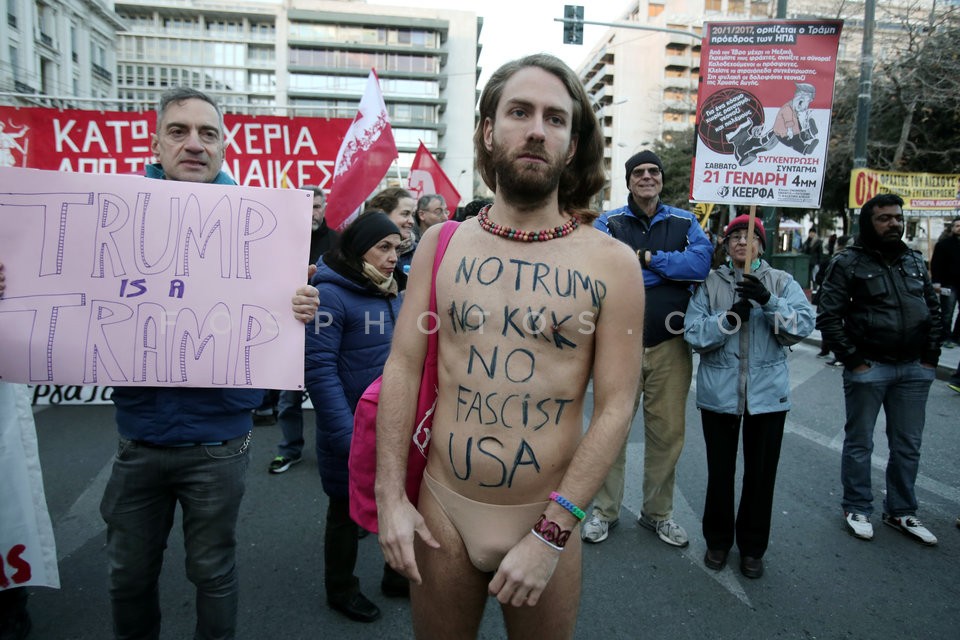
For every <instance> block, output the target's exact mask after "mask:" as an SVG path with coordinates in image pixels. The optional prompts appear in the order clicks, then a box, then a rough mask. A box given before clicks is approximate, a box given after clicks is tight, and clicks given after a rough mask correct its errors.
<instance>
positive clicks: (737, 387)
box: [684, 215, 815, 578]
mask: <svg viewBox="0 0 960 640" xmlns="http://www.w3.org/2000/svg"><path fill="white" fill-rule="evenodd" d="M748 221H749V217H748V216H745V215H743V216H738V217H736V218H734V219H733V220H732V221H731V222H730V224H729V225H727V229H726V231H725V233H724V239H723V247H724V249H725V250H726V252H727V256H728V262H727V264H726V265H722V266H720V267H718V268H717V269H715V270H714V271H711V272H710V275H709V276H707V279H706V280H705V281H704V283H703V286H701V287H699V288H698V289H697V292H696V293H695V294H694V295H693V298H691V299H690V303H689V306H688V307H687V314H686V316H685V318H684V331H685V334H684V336H685V338H686V340H687V342H689V343H690V345H691V346H692V347H693V348H694V350H695V351H697V352H698V353H699V354H700V365H699V367H698V369H697V407H698V408H699V409H700V416H701V420H702V422H703V439H704V442H705V443H706V448H707V498H706V503H705V505H704V508H703V537H704V539H705V540H706V543H707V553H706V556H705V557H704V559H703V562H704V564H706V565H707V567H709V568H711V569H715V570H717V571H719V570H720V569H722V568H723V567H724V565H726V562H727V555H728V553H729V551H730V548H731V547H732V546H733V544H734V542H736V544H737V548H738V549H739V551H740V572H741V573H743V575H745V576H746V577H748V578H759V577H760V576H762V575H763V554H764V552H765V551H766V550H767V543H768V541H769V538H770V518H771V513H772V510H773V487H774V483H775V482H776V479H777V465H778V463H779V460H780V443H781V441H782V440H783V427H784V423H785V422H786V419H787V411H789V410H790V374H789V371H788V370H787V353H786V352H787V347H788V346H790V345H792V344H796V343H797V342H799V341H800V340H802V339H803V338H804V337H806V336H807V335H809V334H810V332H811V331H812V330H813V327H814V319H815V316H814V311H813V307H812V306H811V305H810V303H809V302H807V298H806V295H805V294H804V292H803V290H802V289H801V288H800V285H799V284H797V282H796V281H795V280H794V279H793V278H792V277H791V276H790V275H789V274H788V273H786V272H784V271H779V270H777V269H774V268H772V267H771V266H770V265H769V264H767V263H766V262H765V261H763V260H761V259H760V255H762V253H763V249H764V247H765V242H766V240H765V234H764V230H763V225H762V224H761V223H760V221H759V220H757V221H756V224H755V227H754V231H755V233H754V234H753V237H750V236H748V234H747V228H748ZM748 259H749V260H750V261H751V269H750V271H751V272H752V273H746V274H745V273H744V267H745V266H746V263H747V260H748ZM741 421H742V422H743V487H742V488H741V491H740V507H739V509H738V511H737V512H736V517H734V497H735V496H734V492H735V491H734V490H735V487H734V482H735V477H736V472H737V448H738V445H739V440H740V423H741Z"/></svg>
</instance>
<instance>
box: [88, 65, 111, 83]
mask: <svg viewBox="0 0 960 640" xmlns="http://www.w3.org/2000/svg"><path fill="white" fill-rule="evenodd" d="M90 70H91V71H92V72H93V75H95V76H97V77H98V78H100V79H101V80H106V81H107V82H110V81H111V80H113V74H112V73H110V71H108V70H107V69H105V68H103V67H101V66H100V65H98V64H96V63H93V64H91V65H90Z"/></svg>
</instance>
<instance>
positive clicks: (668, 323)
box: [581, 151, 713, 547]
mask: <svg viewBox="0 0 960 640" xmlns="http://www.w3.org/2000/svg"><path fill="white" fill-rule="evenodd" d="M626 178H627V188H628V189H629V190H630V195H629V196H628V197H627V204H626V206H623V207H620V208H619V209H615V210H613V211H608V212H607V213H604V214H603V215H601V216H600V217H599V218H597V220H596V222H594V226H595V227H596V228H598V229H600V230H601V231H604V232H606V233H608V234H610V235H611V236H613V237H614V238H616V239H618V240H620V241H622V242H625V243H626V244H628V245H630V247H631V248H632V249H633V250H634V251H636V253H637V259H638V260H639V261H640V264H641V266H642V267H643V287H644V290H645V293H646V300H647V304H646V311H645V313H644V321H643V347H644V348H643V372H642V375H641V377H640V388H639V390H638V393H637V403H636V406H639V404H640V400H641V397H642V399H643V422H644V464H643V508H642V510H641V512H640V516H639V518H638V519H637V522H638V524H640V525H641V526H643V527H645V528H647V529H650V530H651V531H654V532H655V533H656V534H657V536H658V537H659V538H660V539H661V540H662V541H664V542H665V543H667V544H669V545H673V546H675V547H686V546H687V544H688V543H689V540H688V538H687V532H686V531H684V529H683V527H681V526H680V525H679V524H677V523H676V522H675V521H674V519H673V487H674V482H675V479H676V469H677V460H679V459H680V452H681V451H682V450H683V439H684V431H685V422H686V403H687V393H688V392H689V391H690V380H691V377H692V375H693V358H692V354H691V352H690V346H689V345H688V344H687V343H686V342H685V341H684V339H683V315H684V313H685V312H686V310H687V302H689V300H690V294H691V293H692V291H693V285H694V283H697V282H703V280H704V279H705V278H706V277H707V274H708V273H709V272H710V261H711V259H712V257H713V245H712V244H711V243H710V239H709V238H707V235H706V234H705V233H704V232H703V229H702V228H701V227H700V223H699V222H698V221H697V218H696V216H694V215H693V214H692V213H690V212H689V211H684V210H683V209H677V208H676V207H671V206H668V205H665V204H664V203H663V202H661V201H660V192H661V191H663V179H664V174H663V163H662V162H661V161H660V158H659V157H658V156H657V154H655V153H654V152H652V151H641V152H640V153H637V154H635V155H633V156H632V157H631V158H630V159H629V160H627V162H626ZM634 410H636V409H634ZM626 446H627V445H626V444H624V448H623V449H622V450H621V452H620V455H619V457H618V458H617V461H616V462H615V463H614V464H613V466H612V467H611V468H610V473H609V474H608V475H607V478H606V480H605V481H604V483H603V486H602V487H600V491H598V492H597V495H596V496H595V498H594V502H593V515H592V516H591V517H590V518H589V519H588V520H587V521H585V522H584V523H583V527H582V529H581V536H582V537H583V539H584V540H586V541H587V542H603V541H604V540H606V539H607V536H608V535H609V531H610V529H611V528H612V527H614V526H616V524H617V522H618V520H619V518H620V506H621V503H622V502H623V487H624V471H625V469H626V462H627V449H626Z"/></svg>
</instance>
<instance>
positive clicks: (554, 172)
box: [491, 139, 566, 205]
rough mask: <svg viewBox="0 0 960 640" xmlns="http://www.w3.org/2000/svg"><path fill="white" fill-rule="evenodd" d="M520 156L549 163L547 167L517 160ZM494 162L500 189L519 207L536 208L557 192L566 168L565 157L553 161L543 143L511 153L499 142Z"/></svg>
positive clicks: (495, 145)
mask: <svg viewBox="0 0 960 640" xmlns="http://www.w3.org/2000/svg"><path fill="white" fill-rule="evenodd" d="M521 155H533V156H537V157H539V158H542V159H544V160H546V164H533V163H528V162H523V161H518V160H517V158H518V157H519V156H521ZM491 161H492V163H493V171H494V174H495V175H496V176H497V189H498V190H499V191H500V192H501V193H502V194H503V196H504V198H505V199H506V200H508V201H510V202H513V203H515V204H519V205H523V204H531V205H533V204H538V203H540V202H543V201H544V200H546V199H547V198H548V197H549V196H550V195H551V194H552V193H553V192H554V191H556V190H557V187H558V186H559V184H560V176H561V175H563V170H564V169H565V168H566V162H565V160H564V158H551V157H550V154H549V153H547V150H546V149H544V148H543V145H541V144H533V145H529V144H528V145H526V146H524V147H523V148H522V149H520V150H518V151H516V152H514V153H510V152H509V151H508V150H507V149H506V147H503V146H501V145H500V144H498V143H497V141H496V139H494V141H493V149H492V150H491Z"/></svg>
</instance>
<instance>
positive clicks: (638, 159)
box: [624, 149, 666, 187]
mask: <svg viewBox="0 0 960 640" xmlns="http://www.w3.org/2000/svg"><path fill="white" fill-rule="evenodd" d="M641 164H655V165H657V168H659V169H660V176H661V177H662V178H663V179H664V180H666V175H664V173H663V163H662V162H660V158H659V157H658V156H657V154H655V153H654V152H653V151H649V150H647V149H644V150H643V151H641V152H640V153H635V154H633V155H632V156H630V159H629V160H627V162H626V163H625V164H624V166H625V167H626V168H627V186H628V187H629V186H630V174H631V173H633V170H634V169H636V168H637V166H638V165H641Z"/></svg>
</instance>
